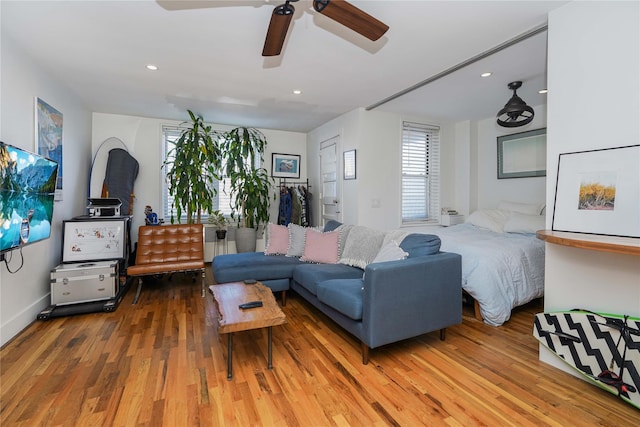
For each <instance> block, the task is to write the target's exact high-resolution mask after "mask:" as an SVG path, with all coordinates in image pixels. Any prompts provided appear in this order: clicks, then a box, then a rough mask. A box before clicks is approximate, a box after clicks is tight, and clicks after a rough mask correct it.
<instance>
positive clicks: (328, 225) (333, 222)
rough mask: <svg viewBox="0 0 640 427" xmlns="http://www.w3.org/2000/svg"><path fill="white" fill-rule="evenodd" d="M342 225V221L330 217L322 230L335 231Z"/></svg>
mask: <svg viewBox="0 0 640 427" xmlns="http://www.w3.org/2000/svg"><path fill="white" fill-rule="evenodd" d="M341 225H342V223H341V222H339V221H336V220H334V219H330V220H329V221H327V223H326V224H325V225H324V229H323V230H322V231H325V232H327V231H333V230H335V229H336V228H338V227H340V226H341Z"/></svg>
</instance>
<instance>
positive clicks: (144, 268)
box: [127, 224, 205, 304]
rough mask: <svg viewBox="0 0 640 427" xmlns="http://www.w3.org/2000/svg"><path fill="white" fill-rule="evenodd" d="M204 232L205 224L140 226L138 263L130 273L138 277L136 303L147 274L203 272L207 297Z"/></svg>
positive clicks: (203, 291) (203, 293)
mask: <svg viewBox="0 0 640 427" xmlns="http://www.w3.org/2000/svg"><path fill="white" fill-rule="evenodd" d="M204 269H205V264H204V233H203V226H202V224H171V225H160V226H152V225H143V226H141V227H140V228H139V229H138V248H137V253H136V263H135V265H132V266H130V267H128V268H127V275H128V276H134V277H137V278H138V290H137V292H136V296H135V298H134V300H133V303H134V304H136V303H137V302H138V298H140V292H141V290H142V282H143V278H144V277H145V276H152V275H158V274H170V273H176V272H200V273H201V282H202V297H204V296H205V289H204V287H205V283H204V282H205V280H204V276H205V271H204Z"/></svg>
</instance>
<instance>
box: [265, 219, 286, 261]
mask: <svg viewBox="0 0 640 427" xmlns="http://www.w3.org/2000/svg"><path fill="white" fill-rule="evenodd" d="M288 247H289V230H288V229H287V227H285V226H284V225H277V224H268V225H267V247H266V248H265V250H264V254H265V255H284V254H286V253H287V248H288Z"/></svg>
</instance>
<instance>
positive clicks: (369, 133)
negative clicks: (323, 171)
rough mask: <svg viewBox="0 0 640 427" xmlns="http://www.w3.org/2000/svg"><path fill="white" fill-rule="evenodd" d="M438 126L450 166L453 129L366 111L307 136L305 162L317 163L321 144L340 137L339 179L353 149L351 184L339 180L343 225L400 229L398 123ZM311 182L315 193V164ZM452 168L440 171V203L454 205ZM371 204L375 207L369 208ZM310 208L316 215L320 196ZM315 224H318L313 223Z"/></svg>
mask: <svg viewBox="0 0 640 427" xmlns="http://www.w3.org/2000/svg"><path fill="white" fill-rule="evenodd" d="M403 120H409V121H414V122H419V123H425V124H432V125H439V126H441V146H442V159H441V161H442V162H443V164H451V165H453V164H454V163H455V162H454V157H455V151H454V143H453V133H454V132H453V127H452V126H451V125H450V124H447V123H438V122H436V121H434V120H431V119H428V118H424V117H422V118H418V117H402V116H400V115H398V114H393V113H386V112H382V111H376V110H374V111H366V110H364V109H362V108H360V109H356V110H353V111H351V112H349V113H346V114H344V115H342V116H340V117H338V118H336V119H334V120H332V121H330V122H328V123H325V124H324V125H322V126H320V127H318V128H316V129H314V130H313V131H311V132H310V133H309V134H308V138H307V152H308V153H309V162H314V163H317V162H318V153H319V145H320V143H321V142H322V141H325V140H327V139H329V138H331V137H333V136H336V135H340V141H341V147H338V158H339V162H338V172H339V173H338V175H339V177H340V179H341V176H342V153H343V152H344V151H347V150H350V149H356V150H357V151H356V156H357V160H356V169H357V171H356V176H357V178H356V179H355V180H349V181H342V182H341V184H342V197H341V198H340V199H341V200H342V207H341V209H342V212H343V217H342V220H343V222H345V223H348V224H359V225H366V226H369V227H375V228H379V229H383V230H390V229H395V228H398V227H400V225H401V211H400V203H401V199H400V189H401V182H400V168H401V138H402V121H403ZM310 173H312V174H311V175H310V180H312V181H313V185H314V188H319V185H320V171H319V169H318V165H313V164H310ZM454 176H455V172H454V170H453V168H447V169H446V170H444V169H443V176H442V182H443V194H442V198H443V203H444V204H445V205H446V204H449V205H451V204H452V203H453V202H454V200H455V199H454V196H455V189H454V187H453V184H452V183H453V182H454V179H453V177H454ZM374 205H376V206H378V207H373V206H374ZM314 209H315V211H316V212H320V194H319V193H318V196H317V197H315V203H314ZM315 222H316V224H318V223H319V222H318V221H315Z"/></svg>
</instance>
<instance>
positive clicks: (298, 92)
mask: <svg viewBox="0 0 640 427" xmlns="http://www.w3.org/2000/svg"><path fill="white" fill-rule="evenodd" d="M301 93H302V91H301V90H298V89H296V90H294V91H293V94H294V95H300V94H301Z"/></svg>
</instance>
